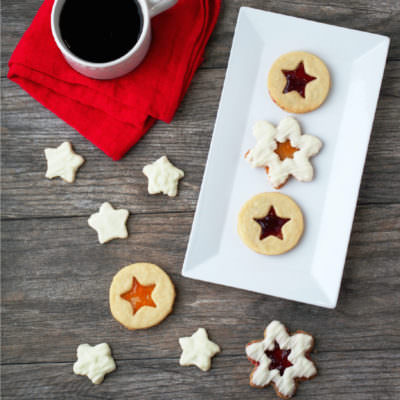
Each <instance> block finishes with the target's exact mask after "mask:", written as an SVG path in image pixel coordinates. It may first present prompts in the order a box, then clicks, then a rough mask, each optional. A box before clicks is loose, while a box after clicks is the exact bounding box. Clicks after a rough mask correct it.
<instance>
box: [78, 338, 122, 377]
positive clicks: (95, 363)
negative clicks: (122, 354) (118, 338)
mask: <svg viewBox="0 0 400 400" xmlns="http://www.w3.org/2000/svg"><path fill="white" fill-rule="evenodd" d="M76 356H77V358H78V360H77V361H76V362H75V364H74V368H73V370H74V374H76V375H87V377H88V378H89V379H90V380H91V381H92V382H93V383H94V384H96V385H98V384H99V383H101V382H103V380H104V375H106V374H108V373H110V372H112V371H114V370H115V369H116V365H115V362H114V359H113V358H112V356H111V349H110V346H109V345H108V344H107V343H100V344H98V345H96V346H90V344H80V345H79V346H78V349H77V351H76Z"/></svg>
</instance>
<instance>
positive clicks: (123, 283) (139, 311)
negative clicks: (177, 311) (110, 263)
mask: <svg viewBox="0 0 400 400" xmlns="http://www.w3.org/2000/svg"><path fill="white" fill-rule="evenodd" d="M174 300H175V288H174V285H173V283H172V281H171V279H170V278H169V276H168V275H167V274H166V273H165V272H164V271H163V270H162V269H161V268H160V267H159V266H157V265H155V264H150V263H136V264H131V265H128V266H127V267H124V268H122V269H121V270H120V271H118V272H117V274H116V275H115V276H114V278H113V280H112V282H111V286H110V293H109V301H110V309H111V314H112V315H113V317H114V318H115V319H116V320H117V321H118V322H119V323H121V324H122V325H123V326H125V327H126V328H128V329H145V328H150V327H152V326H154V325H157V324H159V323H160V322H161V321H162V320H164V319H165V318H166V317H167V316H168V314H170V313H171V311H172V307H173V304H174Z"/></svg>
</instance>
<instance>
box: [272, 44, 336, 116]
mask: <svg viewBox="0 0 400 400" xmlns="http://www.w3.org/2000/svg"><path fill="white" fill-rule="evenodd" d="M330 86H331V79H330V75H329V71H328V68H327V67H326V65H325V63H324V62H323V61H322V60H321V59H320V58H318V57H317V56H315V55H314V54H311V53H307V52H305V51H292V52H290V53H286V54H283V55H282V56H280V57H279V58H278V59H277V60H276V61H275V62H274V63H273V64H272V67H271V69H270V71H269V74H268V91H269V94H270V96H271V98H272V100H273V101H274V102H275V103H276V104H277V105H278V106H279V107H280V108H282V109H283V110H285V111H288V112H291V113H297V114H301V113H306V112H310V111H313V110H315V109H316V108H318V107H319V106H320V105H321V104H322V103H323V102H324V101H325V99H326V97H327V96H328V92H329V89H330Z"/></svg>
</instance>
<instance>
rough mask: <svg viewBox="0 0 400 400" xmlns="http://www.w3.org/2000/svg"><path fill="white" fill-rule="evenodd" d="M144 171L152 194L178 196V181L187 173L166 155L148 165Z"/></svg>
mask: <svg viewBox="0 0 400 400" xmlns="http://www.w3.org/2000/svg"><path fill="white" fill-rule="evenodd" d="M143 173H144V174H145V175H146V176H147V179H148V181H149V184H148V191H149V193H150V194H157V193H163V194H167V195H168V196H170V197H175V196H176V194H177V193H178V181H179V179H181V178H183V176H184V175H185V174H184V172H183V171H182V170H180V169H179V168H176V167H175V166H174V165H173V164H171V162H170V161H169V160H168V158H167V157H166V156H162V157H161V158H159V159H158V160H157V161H154V162H153V163H152V164H149V165H146V166H145V167H144V168H143Z"/></svg>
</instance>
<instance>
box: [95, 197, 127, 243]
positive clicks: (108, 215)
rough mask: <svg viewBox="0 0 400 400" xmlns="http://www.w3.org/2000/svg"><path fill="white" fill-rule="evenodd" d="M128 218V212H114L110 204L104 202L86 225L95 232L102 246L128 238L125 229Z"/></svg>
mask: <svg viewBox="0 0 400 400" xmlns="http://www.w3.org/2000/svg"><path fill="white" fill-rule="evenodd" d="M128 216H129V211H128V210H125V209H120V210H115V209H114V208H113V207H112V205H111V204H110V203H108V202H106V203H103V204H102V205H101V207H100V210H99V212H97V213H95V214H92V215H91V216H90V218H89V219H88V224H89V226H90V227H91V228H93V229H94V230H96V231H97V235H98V238H99V242H100V243H101V244H103V243H106V242H109V241H110V240H113V239H126V238H127V237H128V231H127V229H126V221H127V219H128Z"/></svg>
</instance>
